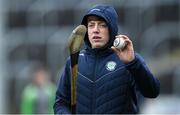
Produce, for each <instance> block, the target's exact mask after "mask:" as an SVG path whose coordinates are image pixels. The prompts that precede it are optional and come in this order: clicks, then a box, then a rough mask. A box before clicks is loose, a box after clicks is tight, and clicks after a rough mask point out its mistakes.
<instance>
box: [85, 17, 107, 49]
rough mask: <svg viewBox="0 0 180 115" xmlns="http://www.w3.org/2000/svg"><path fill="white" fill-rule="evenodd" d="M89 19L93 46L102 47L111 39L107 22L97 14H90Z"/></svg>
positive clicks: (89, 31)
mask: <svg viewBox="0 0 180 115" xmlns="http://www.w3.org/2000/svg"><path fill="white" fill-rule="evenodd" d="M87 20H88V24H87V27H88V37H89V41H90V43H91V47H92V48H102V47H103V46H105V45H106V44H107V42H108V41H109V29H108V26H107V24H106V22H105V21H104V20H102V19H101V18H99V17H97V16H89V17H88V19H87Z"/></svg>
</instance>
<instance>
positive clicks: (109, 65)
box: [106, 61, 117, 71]
mask: <svg viewBox="0 0 180 115" xmlns="http://www.w3.org/2000/svg"><path fill="white" fill-rule="evenodd" d="M116 65H117V64H116V62H114V61H109V62H107V63H106V69H107V70H108V71H114V70H115V69H116Z"/></svg>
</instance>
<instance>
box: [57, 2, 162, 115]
mask: <svg viewBox="0 0 180 115" xmlns="http://www.w3.org/2000/svg"><path fill="white" fill-rule="evenodd" d="M89 15H96V16H99V17H102V18H103V19H104V20H105V21H106V23H107V24H108V27H109V28H110V35H111V38H110V40H109V43H108V44H107V45H106V46H105V47H103V48H101V49H91V46H90V43H89V41H88V38H87V36H86V38H85V44H86V48H85V49H84V50H82V51H81V52H80V54H79V62H78V78H77V108H76V112H77V113H103V114H104V113H137V112H138V105H137V96H136V95H137V91H139V92H140V93H141V94H142V95H143V96H144V97H149V98H155V97H157V96H158V94H159V81H158V80H157V79H156V78H155V77H154V76H153V75H152V73H151V72H150V70H149V69H148V67H147V66H146V64H145V62H144V60H143V59H142V57H141V56H140V55H139V54H137V53H136V54H135V59H134V60H133V61H132V62H131V63H129V64H124V63H123V62H122V61H121V60H120V59H119V57H118V56H117V55H116V54H115V53H114V52H113V51H112V50H111V49H110V46H111V45H112V42H113V40H114V38H115V35H116V34H117V31H118V29H117V14H116V12H115V10H114V9H113V8H112V7H110V6H105V5H100V6H96V7H94V8H92V9H90V10H89V11H88V12H87V14H86V15H85V16H84V18H83V21H82V24H84V25H86V18H87V16H89ZM70 67H71V66H70V59H69V58H68V60H67V62H66V65H65V68H64V71H63V74H62V75H61V77H60V81H59V85H58V88H57V92H56V101H55V104H54V112H55V114H62V113H70V98H71V94H70V93H71V89H70V88H71V86H70V85H71V84H70V82H71V81H70V77H71V73H70Z"/></svg>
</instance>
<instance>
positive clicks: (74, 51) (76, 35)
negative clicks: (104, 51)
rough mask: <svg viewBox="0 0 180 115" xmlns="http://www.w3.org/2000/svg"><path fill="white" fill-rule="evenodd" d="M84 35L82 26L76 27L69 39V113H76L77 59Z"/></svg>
mask: <svg viewBox="0 0 180 115" xmlns="http://www.w3.org/2000/svg"><path fill="white" fill-rule="evenodd" d="M85 34H86V27H85V26H84V25H79V26H77V27H76V28H75V29H74V30H73V32H72V33H71V35H70V37H69V52H70V58H71V112H72V114H75V113H76V99H77V91H76V89H77V84H76V83H77V75H78V57H79V52H80V48H81V46H82V44H83V41H84V37H85Z"/></svg>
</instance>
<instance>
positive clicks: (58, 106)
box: [53, 64, 71, 114]
mask: <svg viewBox="0 0 180 115" xmlns="http://www.w3.org/2000/svg"><path fill="white" fill-rule="evenodd" d="M70 92H71V88H70V66H69V65H68V64H66V66H65V68H64V71H63V73H62V75H61V77H60V80H59V83H58V88H57V91H56V98H55V103H54V106H53V108H54V114H70Z"/></svg>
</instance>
